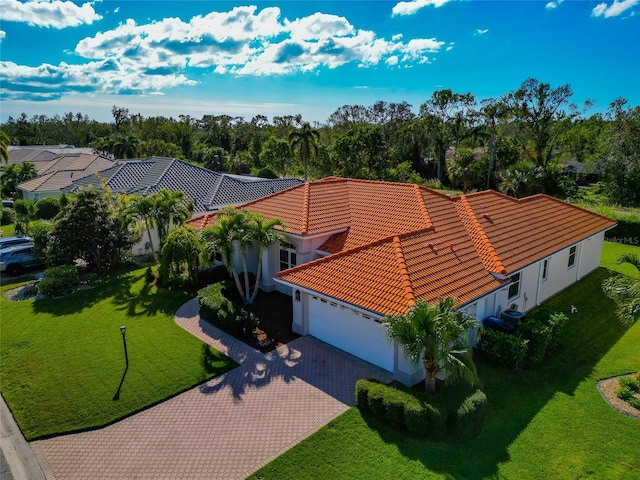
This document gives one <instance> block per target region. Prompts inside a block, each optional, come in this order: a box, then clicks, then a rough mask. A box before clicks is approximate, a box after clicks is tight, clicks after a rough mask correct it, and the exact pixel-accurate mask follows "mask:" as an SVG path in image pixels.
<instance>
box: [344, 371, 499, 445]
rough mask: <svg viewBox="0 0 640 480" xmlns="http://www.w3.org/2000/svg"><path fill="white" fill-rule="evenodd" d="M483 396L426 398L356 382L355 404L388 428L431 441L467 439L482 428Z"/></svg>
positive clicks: (403, 389) (397, 388)
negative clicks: (405, 431) (397, 429)
mask: <svg viewBox="0 0 640 480" xmlns="http://www.w3.org/2000/svg"><path fill="white" fill-rule="evenodd" d="M486 400H487V397H486V396H485V395H484V393H482V392H481V391H480V390H477V391H475V392H473V393H472V394H471V395H470V394H469V393H468V392H467V393H465V392H460V391H457V392H455V394H454V393H453V391H451V394H445V396H443V395H442V394H439V395H435V396H434V395H428V394H425V393H424V392H417V391H414V390H411V389H407V388H406V387H403V386H401V385H396V384H391V385H386V384H384V383H381V382H378V381H376V380H358V382H357V383H356V402H357V405H358V407H359V408H360V409H361V410H362V411H369V412H370V413H371V414H372V415H374V416H375V417H377V418H379V419H381V420H382V421H384V422H385V423H387V424H389V425H390V426H392V427H395V428H399V429H405V430H408V431H409V432H411V433H414V434H416V435H418V436H421V437H425V438H429V439H432V440H442V439H467V438H470V437H471V436H473V435H475V434H476V433H477V432H478V431H479V430H480V427H481V426H482V422H483V420H484V415H485V405H486Z"/></svg>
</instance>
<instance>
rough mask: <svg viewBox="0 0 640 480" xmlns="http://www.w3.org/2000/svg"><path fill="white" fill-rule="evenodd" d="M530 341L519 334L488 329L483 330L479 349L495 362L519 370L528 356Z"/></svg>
mask: <svg viewBox="0 0 640 480" xmlns="http://www.w3.org/2000/svg"><path fill="white" fill-rule="evenodd" d="M528 343H529V341H528V340H526V339H524V338H522V337H520V336H518V335H513V334H511V333H506V332H501V331H499V330H492V329H486V330H484V331H483V332H482V336H481V338H480V343H478V349H479V350H480V352H481V353H482V354H483V355H484V356H485V357H487V358H489V359H491V360H493V361H494V362H496V363H498V364H500V365H503V366H505V367H508V368H513V369H515V370H519V369H520V367H521V366H522V363H523V362H524V359H525V358H526V356H527V349H528Z"/></svg>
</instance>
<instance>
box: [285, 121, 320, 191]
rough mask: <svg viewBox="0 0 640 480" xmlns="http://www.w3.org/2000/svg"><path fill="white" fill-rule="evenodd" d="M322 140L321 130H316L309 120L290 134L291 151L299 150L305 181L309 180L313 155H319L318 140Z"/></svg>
mask: <svg viewBox="0 0 640 480" xmlns="http://www.w3.org/2000/svg"><path fill="white" fill-rule="evenodd" d="M319 141H320V132H319V131H318V130H314V129H312V128H311V125H309V122H304V123H303V124H302V127H301V128H300V129H298V130H296V131H293V132H291V133H290V134H289V145H290V147H291V152H292V153H294V152H297V153H298V157H299V158H300V160H301V161H302V166H303V168H304V181H305V182H306V181H307V170H308V164H309V160H311V155H312V154H314V155H315V156H316V157H317V156H318V142H319Z"/></svg>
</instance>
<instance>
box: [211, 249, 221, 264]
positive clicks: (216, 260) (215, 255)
mask: <svg viewBox="0 0 640 480" xmlns="http://www.w3.org/2000/svg"><path fill="white" fill-rule="evenodd" d="M213 262H214V263H223V262H222V254H221V253H220V252H219V251H218V249H215V250H214V251H213Z"/></svg>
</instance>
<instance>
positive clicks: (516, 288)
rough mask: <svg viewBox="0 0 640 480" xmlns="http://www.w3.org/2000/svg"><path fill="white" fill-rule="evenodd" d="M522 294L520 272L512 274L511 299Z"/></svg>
mask: <svg viewBox="0 0 640 480" xmlns="http://www.w3.org/2000/svg"><path fill="white" fill-rule="evenodd" d="M519 294H520V274H519V273H514V274H513V275H511V285H509V300H511V299H512V298H514V297H517V296H518V295H519Z"/></svg>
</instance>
